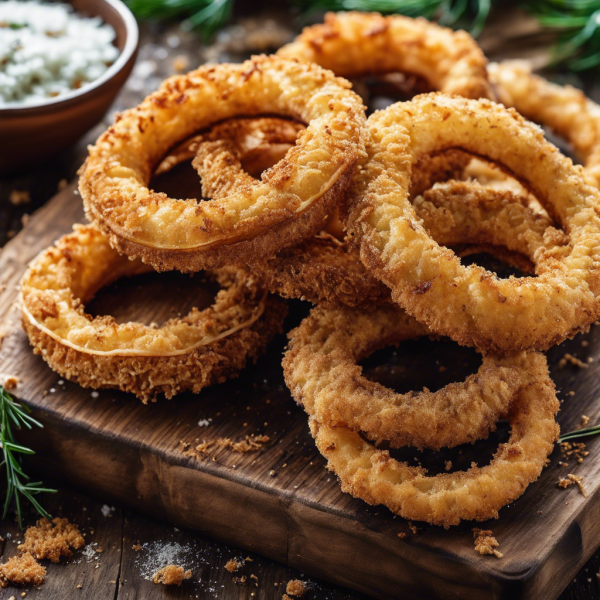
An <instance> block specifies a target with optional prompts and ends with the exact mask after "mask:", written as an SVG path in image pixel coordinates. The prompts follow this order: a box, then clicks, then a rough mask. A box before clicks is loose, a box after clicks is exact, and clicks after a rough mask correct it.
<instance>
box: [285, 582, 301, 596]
mask: <svg viewBox="0 0 600 600" xmlns="http://www.w3.org/2000/svg"><path fill="white" fill-rule="evenodd" d="M285 591H286V593H287V594H289V595H290V596H296V597H297V598H302V596H304V594H306V584H305V583H304V582H303V581H300V580H299V579H292V580H291V581H288V584H287V585H286V587H285Z"/></svg>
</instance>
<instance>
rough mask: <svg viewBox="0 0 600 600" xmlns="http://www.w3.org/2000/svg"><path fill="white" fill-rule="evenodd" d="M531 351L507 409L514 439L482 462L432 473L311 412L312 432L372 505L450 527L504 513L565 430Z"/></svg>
mask: <svg viewBox="0 0 600 600" xmlns="http://www.w3.org/2000/svg"><path fill="white" fill-rule="evenodd" d="M527 356H528V370H527V372H525V373H524V375H525V376H528V382H527V384H526V385H524V386H523V387H522V388H521V389H520V391H519V392H518V394H517V398H516V400H515V401H514V403H513V404H512V406H511V408H510V410H509V412H508V415H507V416H508V420H509V423H510V427H511V433H510V438H509V440H508V442H507V443H506V444H501V445H500V446H499V447H498V451H497V452H496V454H495V455H494V457H493V459H492V461H491V462H490V464H489V465H486V466H484V467H477V466H473V467H471V468H470V469H469V470H467V471H459V472H455V473H442V474H438V475H435V476H429V475H427V470H426V469H423V468H422V467H413V466H410V465H408V464H407V463H405V462H400V461H397V460H395V459H393V458H392V457H391V456H390V454H389V452H388V451H386V450H378V449H377V448H376V447H374V446H373V445H372V444H371V443H370V442H368V441H365V440H364V439H363V438H362V437H361V436H360V435H359V434H358V433H356V432H354V431H352V429H350V428H348V427H345V426H331V425H327V424H324V423H321V422H319V420H318V419H317V418H315V417H311V418H310V421H309V424H310V430H311V433H312V435H313V437H314V438H315V441H316V443H317V447H318V449H319V451H320V452H321V454H323V456H324V457H325V458H326V459H327V466H328V468H329V469H330V470H331V471H333V472H334V473H335V474H336V475H337V476H338V477H339V478H340V481H341V484H342V490H343V491H345V492H348V493H349V494H352V495H353V496H355V497H357V498H361V499H362V500H364V501H365V502H368V503H369V504H383V505H385V506H387V507H388V508H389V509H390V510H391V511H392V512H394V513H396V514H398V515H400V516H402V517H404V518H406V519H413V520H417V521H426V522H427V523H431V524H433V525H442V526H444V527H449V526H451V525H458V524H459V523H460V521H463V520H476V521H485V520H487V519H492V518H498V511H499V510H500V509H501V508H502V507H503V506H506V505H507V504H509V503H510V502H512V501H513V500H516V499H517V498H518V497H519V496H521V494H522V493H523V492H524V491H525V489H526V488H527V486H528V485H529V484H530V483H531V482H533V481H535V480H536V479H537V478H538V477H539V476H540V473H541V472H542V469H543V468H544V465H545V464H546V460H547V458H548V455H549V454H550V453H551V452H552V450H553V448H554V443H555V441H556V440H557V438H558V434H559V428H558V425H557V423H556V421H555V418H554V415H555V414H556V413H557V412H558V408H559V404H558V400H557V398H556V394H555V391H554V384H553V382H552V380H551V379H550V377H549V375H548V365H547V363H546V358H545V357H544V355H543V354H539V353H537V352H530V353H528V355H527Z"/></svg>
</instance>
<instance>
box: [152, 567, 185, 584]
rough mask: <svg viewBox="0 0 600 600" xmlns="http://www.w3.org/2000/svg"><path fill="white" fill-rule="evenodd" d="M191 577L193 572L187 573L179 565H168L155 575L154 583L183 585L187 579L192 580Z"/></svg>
mask: <svg viewBox="0 0 600 600" xmlns="http://www.w3.org/2000/svg"><path fill="white" fill-rule="evenodd" d="M191 577H192V572H191V571H186V570H185V569H184V568H183V567H178V566H177V565H167V566H166V567H163V568H162V569H161V570H160V571H157V572H156V573H155V574H154V577H153V578H152V581H154V583H162V584H163V585H181V584H182V583H183V582H184V580H185V579H190V578H191Z"/></svg>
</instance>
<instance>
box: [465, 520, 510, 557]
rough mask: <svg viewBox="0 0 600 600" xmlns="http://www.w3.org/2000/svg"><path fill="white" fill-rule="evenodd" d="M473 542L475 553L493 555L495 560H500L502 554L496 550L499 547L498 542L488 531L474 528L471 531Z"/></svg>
mask: <svg viewBox="0 0 600 600" xmlns="http://www.w3.org/2000/svg"><path fill="white" fill-rule="evenodd" d="M471 531H472V532H473V538H474V540H475V552H479V554H482V555H483V554H493V555H494V556H495V557H496V558H502V557H503V556H504V554H502V552H500V551H499V550H496V548H497V547H498V546H499V545H500V544H499V542H498V540H497V539H496V538H495V537H494V536H493V535H492V531H491V530H490V529H478V528H477V527H474V528H473V529H472V530H471Z"/></svg>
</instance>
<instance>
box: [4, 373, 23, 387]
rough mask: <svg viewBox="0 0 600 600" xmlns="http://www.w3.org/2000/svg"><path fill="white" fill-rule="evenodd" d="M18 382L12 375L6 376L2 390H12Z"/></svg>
mask: <svg viewBox="0 0 600 600" xmlns="http://www.w3.org/2000/svg"><path fill="white" fill-rule="evenodd" d="M19 381H20V379H19V378H18V377H16V376H14V375H7V376H6V378H5V379H4V388H5V389H7V390H14V389H15V388H16V387H17V384H18V383H19Z"/></svg>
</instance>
